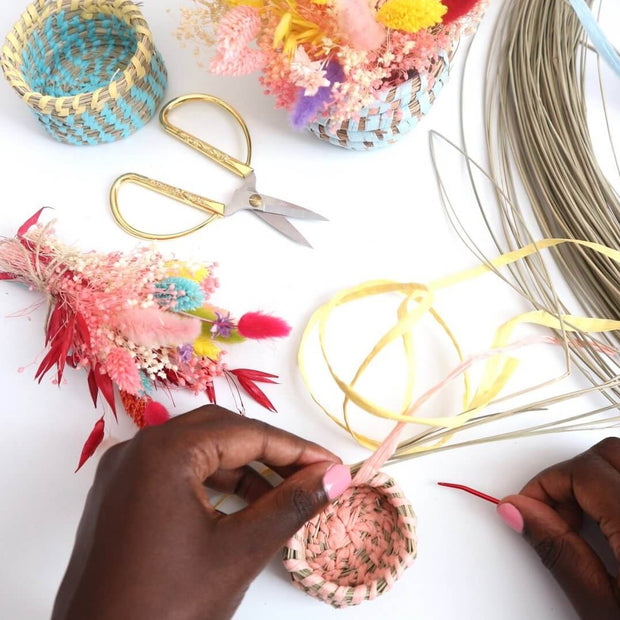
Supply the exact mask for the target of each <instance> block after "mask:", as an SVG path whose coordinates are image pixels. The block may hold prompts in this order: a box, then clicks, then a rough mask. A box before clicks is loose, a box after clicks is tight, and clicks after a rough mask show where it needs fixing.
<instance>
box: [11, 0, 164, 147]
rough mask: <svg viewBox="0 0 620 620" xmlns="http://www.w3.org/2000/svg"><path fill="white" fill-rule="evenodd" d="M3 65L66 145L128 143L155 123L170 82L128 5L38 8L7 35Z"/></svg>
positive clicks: (85, 2) (108, 1)
mask: <svg viewBox="0 0 620 620" xmlns="http://www.w3.org/2000/svg"><path fill="white" fill-rule="evenodd" d="M0 63H1V65H2V69H3V71H4V74H5V75H6V77H7V79H8V81H9V83H10V84H11V86H12V87H13V89H14V90H15V91H16V92H17V93H18V94H19V96H20V97H21V98H22V99H23V100H24V101H25V102H26V103H27V104H28V106H29V107H30V108H31V109H32V111H33V113H34V114H35V116H36V118H37V119H38V120H39V121H40V123H41V124H42V125H43V127H44V128H45V130H46V131H47V132H48V133H49V134H51V135H52V136H53V137H54V138H56V139H57V140H59V141H61V142H67V143H70V144H99V143H102V142H112V141H114V140H118V139H120V138H124V137H126V136H129V135H130V134H132V133H133V132H135V131H136V130H137V129H139V128H140V127H142V126H143V125H144V124H145V123H146V122H148V121H149V120H150V119H151V118H152V117H153V116H154V114H155V111H156V109H157V106H158V104H159V102H160V101H161V99H162V98H163V95H164V90H165V86H166V81H167V75H166V69H165V66H164V63H163V60H162V58H161V56H160V55H159V53H158V51H157V50H156V49H155V46H154V44H153V39H152V36H151V32H150V30H149V28H148V24H147V22H146V20H145V19H144V17H143V15H142V13H141V11H140V9H139V8H138V7H137V6H136V5H135V4H134V3H133V2H130V1H129V0H37V1H35V2H33V3H32V4H31V5H29V6H28V7H27V9H26V10H25V11H24V13H23V14H22V16H21V18H20V20H19V21H18V22H17V23H16V24H15V25H14V27H13V29H12V30H11V32H9V34H8V35H7V37H6V41H5V43H4V46H3V48H2V52H1V55H0Z"/></svg>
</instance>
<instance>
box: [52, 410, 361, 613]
mask: <svg viewBox="0 0 620 620" xmlns="http://www.w3.org/2000/svg"><path fill="white" fill-rule="evenodd" d="M253 461H260V462H262V463H264V464H265V465H268V466H270V467H272V468H273V469H274V470H275V471H277V472H278V473H279V474H280V475H281V476H282V477H283V478H284V481H283V482H282V483H281V484H280V485H279V486H277V487H276V488H272V486H271V485H270V484H269V483H268V482H267V481H266V480H264V479H263V478H262V477H261V476H260V475H259V474H258V473H257V472H256V471H255V470H254V469H252V468H250V467H248V463H250V462H253ZM349 484H350V474H349V470H348V468H346V467H344V466H343V465H342V464H341V461H340V459H338V457H336V456H335V455H333V454H332V453H331V452H328V451H327V450H325V449H323V448H321V447H319V446H318V445H316V444H313V443H310V442H308V441H305V440H303V439H300V438H299V437H296V436H295V435H291V434H290V433H286V432H284V431H281V430H278V429H276V428H273V427H271V426H269V425H267V424H263V423H261V422H257V421H254V420H249V419H247V418H244V417H241V416H239V415H236V414H233V413H231V412H229V411H226V410H225V409H222V408H220V407H216V406H209V407H203V408H201V409H197V410H196V411H193V412H191V413H188V414H186V415H183V416H179V417H177V418H175V419H173V420H170V421H169V422H167V423H166V424H163V425H162V426H158V427H153V428H148V429H145V430H142V431H140V432H139V433H138V434H137V435H136V436H135V437H134V439H132V440H131V441H127V442H125V443H122V444H118V445H116V446H114V447H113V448H111V449H110V450H108V451H107V452H106V453H105V454H104V455H103V457H102V459H101V462H100V464H99V467H98V469H97V474H96V476H95V481H94V483H93V486H92V488H91V490H90V493H89V495H88V498H87V500H86V506H85V509H84V514H83V516H82V520H81V522H80V526H79V528H78V532H77V536H76V542H75V547H74V550H73V554H72V556H71V559H70V561H69V566H68V568H67V572H66V574H65V577H64V580H63V582H62V584H61V586H60V590H59V592H58V595H57V598H56V603H55V606H54V612H53V616H52V618H53V620H84V619H85V618H88V619H89V620H112V619H113V620H119V618H131V619H132V620H142V619H147V618H148V619H149V620H164V619H169V618H174V619H175V620H190V619H191V620H193V619H195V618H201V619H202V618H209V619H212V620H219V619H220V618H230V617H231V616H232V615H233V613H234V611H235V609H236V608H237V606H238V605H239V603H240V602H241V599H242V598H243V595H244V593H245V591H246V590H247V588H248V586H249V584H250V583H251V581H252V580H253V579H254V578H255V577H256V575H257V574H258V573H259V572H260V571H261V570H262V568H263V567H264V566H265V564H266V563H267V562H268V561H269V559H270V558H271V557H272V556H273V555H274V553H275V552H277V551H278V550H279V548H280V547H281V546H282V545H283V544H284V543H285V542H286V540H287V539H288V538H290V537H291V536H292V535H293V534H294V533H295V532H296V531H297V530H298V529H299V528H300V527H301V526H302V525H303V524H304V523H305V522H306V521H307V520H308V519H310V518H312V517H313V516H314V515H315V514H317V513H318V512H319V511H320V510H321V509H322V508H323V507H324V506H325V505H326V504H327V503H328V502H329V501H330V500H331V499H334V498H335V497H337V496H338V495H340V493H342V491H344V489H345V488H346V487H347V486H348V485H349ZM205 486H208V487H210V488H213V489H216V490H218V491H221V492H224V493H235V494H237V495H239V496H241V497H242V498H243V499H245V500H246V501H247V502H248V503H249V506H248V507H246V508H245V509H243V510H241V511H239V512H237V513H234V514H231V515H228V516H227V515H224V514H222V513H220V512H218V511H217V510H215V509H214V508H213V506H211V504H210V503H209V500H208V498H207V493H206V489H205Z"/></svg>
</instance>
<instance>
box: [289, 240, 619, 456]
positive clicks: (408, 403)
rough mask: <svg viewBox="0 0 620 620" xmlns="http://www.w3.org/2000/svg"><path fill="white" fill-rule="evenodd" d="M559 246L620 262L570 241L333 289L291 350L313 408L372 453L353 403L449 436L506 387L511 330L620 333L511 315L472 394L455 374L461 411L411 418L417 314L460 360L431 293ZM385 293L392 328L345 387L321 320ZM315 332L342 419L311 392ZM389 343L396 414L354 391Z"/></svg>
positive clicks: (598, 321)
mask: <svg viewBox="0 0 620 620" xmlns="http://www.w3.org/2000/svg"><path fill="white" fill-rule="evenodd" d="M565 243H570V244H574V245H578V246H582V247H585V248H589V249H591V250H593V251H595V252H598V253H599V254H602V255H604V256H607V257H608V258H610V259H611V260H613V261H615V262H616V263H620V252H619V251H617V250H614V249H611V248H608V247H606V246H603V245H600V244H598V243H592V242H589V241H580V240H575V239H543V240H541V241H538V242H535V243H532V244H530V245H528V246H525V247H523V248H520V249H518V250H514V251H512V252H507V253H506V254H502V255H501V256H498V257H497V258H495V259H494V260H492V261H490V262H489V263H488V264H486V265H484V264H483V265H479V266H477V267H473V268H471V269H466V270H464V271H460V272H457V273H455V274H452V275H449V276H447V277H444V278H440V279H438V280H435V281H434V282H432V283H430V284H427V285H424V284H418V283H411V282H404V283H403V282H393V281H390V280H375V281H371V282H366V283H363V284H360V285H358V286H354V287H352V288H349V289H345V290H343V291H341V292H339V293H338V294H336V295H335V296H334V297H333V298H332V299H331V300H330V301H329V302H327V303H326V304H324V305H323V306H321V307H320V308H319V309H318V310H316V311H315V312H314V314H313V315H312V317H311V318H310V321H309V322H308V325H307V326H306V329H305V330H304V333H303V335H302V338H301V343H300V346H299V353H298V363H299V368H300V371H301V375H302V377H303V380H304V382H305V384H306V387H307V388H308V390H309V392H310V396H311V397H312V399H313V400H314V401H315V402H316V403H317V405H318V406H319V407H320V408H321V409H322V410H323V411H324V412H325V413H326V414H327V415H328V416H329V417H330V418H331V419H332V420H333V421H334V422H335V423H336V424H338V426H340V427H341V428H343V429H345V430H346V431H347V432H348V433H350V434H351V436H352V437H353V438H354V439H355V440H356V441H357V442H358V443H360V444H361V445H363V446H365V447H367V448H370V449H373V450H374V449H376V448H378V447H379V446H380V445H381V444H382V441H378V440H375V439H372V438H370V437H367V436H365V435H364V434H362V433H359V432H357V431H355V430H354V429H353V428H352V426H351V423H350V420H349V413H348V406H349V403H351V402H352V403H354V404H356V405H357V406H358V407H360V408H361V409H362V410H364V411H366V412H368V413H370V414H372V415H374V416H377V417H380V418H385V419H388V420H393V421H396V422H399V423H400V424H403V423H413V424H421V425H424V426H427V427H430V428H440V429H448V430H451V431H454V432H456V431H457V430H458V429H460V428H462V427H463V426H464V425H465V424H467V422H469V421H470V420H472V419H473V418H475V417H476V416H477V415H478V414H479V413H480V412H481V411H482V410H483V409H484V408H485V407H487V406H488V405H489V404H490V403H491V402H492V401H493V400H494V399H495V398H496V397H497V396H498V394H499V393H500V392H501V391H502V390H503V388H504V387H505V385H506V383H507V382H508V381H509V380H510V378H511V377H512V375H513V374H514V372H515V370H516V369H517V366H518V360H517V359H516V358H514V357H512V356H509V355H507V354H506V353H505V348H506V347H507V345H508V344H509V342H510V338H511V336H512V334H513V332H514V329H515V328H516V327H517V326H518V325H521V324H530V325H538V326H543V327H548V328H551V329H554V330H561V331H565V332H572V331H579V332H582V333H586V334H591V333H601V332H608V331H614V330H618V329H620V321H617V320H612V319H605V318H593V317H581V316H574V315H561V316H555V315H553V314H551V313H549V312H546V311H544V310H537V311H532V312H526V313H523V314H519V315H517V316H515V317H513V318H512V319H510V320H509V321H506V322H505V323H503V324H502V325H501V326H500V327H499V328H498V329H497V331H496V332H495V335H494V338H493V343H492V346H491V355H490V356H489V357H488V359H487V361H486V364H485V366H484V369H483V372H482V376H481V378H480V382H479V385H478V388H477V389H476V391H475V393H473V394H472V389H471V386H470V379H469V377H468V374H467V372H466V371H465V372H464V373H463V380H464V393H463V410H462V411H461V413H459V414H457V415H453V416H443V417H437V418H427V417H416V416H415V415H414V413H415V411H416V410H417V408H418V407H419V405H420V404H422V402H423V401H424V396H423V397H421V398H419V399H417V400H414V387H415V374H414V370H415V359H416V357H415V347H414V342H413V335H412V330H413V328H414V327H415V325H416V324H418V323H419V322H420V320H421V319H422V317H423V316H425V315H427V314H430V316H431V317H432V318H433V319H434V321H435V322H436V323H437V324H438V325H439V326H440V328H441V329H442V330H443V332H444V333H445V334H446V335H447V336H448V338H449V340H450V342H451V344H452V346H453V347H454V349H455V351H456V353H457V356H458V358H459V360H460V361H461V362H463V361H464V359H465V358H464V356H463V353H462V351H461V347H460V346H459V344H458V341H457V339H456V337H455V335H454V334H453V333H452V331H451V330H450V328H449V326H448V325H447V323H446V322H445V321H444V320H443V319H442V318H441V316H440V315H439V313H438V312H437V311H436V310H435V309H434V307H433V304H434V301H435V296H436V293H437V292H438V291H441V290H442V289H447V288H449V287H452V286H454V285H457V284H461V283H463V282H467V281H469V280H472V279H474V278H477V277H479V276H481V275H483V274H486V273H489V272H491V271H492V270H497V269H500V268H502V267H505V266H507V265H510V264H513V263H515V262H517V261H519V260H522V259H524V258H527V257H528V256H532V255H533V254H537V253H539V252H540V251H541V250H544V249H549V248H553V247H556V246H558V245H562V244H565ZM390 293H397V294H400V295H402V296H403V297H404V299H403V301H402V302H401V303H400V305H399V308H398V312H397V319H398V320H397V322H396V324H395V325H393V326H392V327H391V328H390V329H389V330H388V331H387V332H386V333H385V334H384V335H383V336H382V337H381V338H380V339H379V340H378V342H377V343H376V344H375V345H374V347H373V348H372V350H371V351H370V353H369V354H368V355H367V356H366V357H365V359H364V360H363V361H362V363H361V364H360V366H359V367H358V369H357V371H356V373H355V375H354V378H353V380H352V381H351V382H350V383H348V382H347V381H345V380H344V379H342V378H341V377H340V376H339V375H338V373H337V372H336V371H335V369H334V367H333V365H332V363H331V361H330V358H329V356H328V352H327V335H326V332H327V324H328V321H329V319H330V317H331V315H332V314H333V312H334V311H335V310H336V309H337V308H339V307H341V306H344V305H346V304H349V303H351V302H354V301H358V300H362V299H365V298H369V297H373V296H377V295H385V294H390ZM317 329H318V337H319V344H320V348H321V355H322V358H323V361H324V362H325V365H326V366H327V369H328V371H329V373H330V375H331V377H332V379H333V380H334V381H335V383H336V385H337V386H338V387H339V388H340V390H341V391H342V393H343V395H344V400H343V405H342V419H340V418H339V417H338V416H336V415H334V414H333V413H331V412H330V411H329V410H328V408H327V407H326V406H324V405H323V404H322V403H321V401H320V400H319V398H318V396H317V395H316V394H315V393H314V391H313V390H312V387H311V382H310V378H309V373H308V371H307V367H306V357H307V347H308V343H309V340H310V338H311V336H312V335H313V334H314V332H315V330H317ZM397 339H401V340H402V344H403V348H404V352H405V358H406V363H407V368H408V375H407V383H406V386H405V394H404V402H403V406H402V408H401V409H400V410H399V411H393V410H391V409H388V408H385V407H383V406H381V405H379V404H377V403H375V402H373V401H371V400H369V399H368V398H366V397H365V396H363V395H362V394H360V393H359V392H358V391H357V390H356V389H355V385H356V383H357V382H358V381H359V379H360V378H361V377H362V376H363V374H364V372H365V371H366V370H367V369H368V367H369V366H370V364H371V363H372V362H373V361H374V360H375V358H376V357H377V356H378V355H379V354H380V353H381V352H382V351H383V349H385V348H386V347H387V346H388V345H389V344H390V343H392V342H394V341H395V340H397ZM494 349H498V350H500V352H498V353H496V354H493V353H492V351H493V350H494ZM502 350H503V351H502ZM453 434H454V433H453V432H452V433H448V434H447V435H446V436H445V437H443V438H442V439H441V440H440V441H438V442H436V443H434V444H432V445H416V446H412V447H411V448H409V449H408V450H407V451H405V452H400V454H401V456H404V455H407V454H414V453H417V452H422V451H428V450H432V449H433V448H434V447H437V446H439V445H443V444H445V443H446V442H447V441H448V440H449V439H450V438H451V436H452V435H453Z"/></svg>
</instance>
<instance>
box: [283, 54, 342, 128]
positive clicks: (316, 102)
mask: <svg viewBox="0 0 620 620" xmlns="http://www.w3.org/2000/svg"><path fill="white" fill-rule="evenodd" d="M325 78H326V79H328V80H329V86H321V87H320V88H319V90H318V91H317V93H316V95H312V96H311V97H306V96H305V95H304V89H303V88H300V89H299V92H298V95H297V101H296V103H295V107H294V108H293V111H292V112H291V123H292V125H293V127H295V129H303V128H304V127H305V126H306V125H307V124H308V123H310V122H312V121H313V120H314V119H315V117H316V115H317V113H318V112H319V111H320V110H321V108H322V107H323V106H324V105H325V104H327V103H329V102H330V100H331V97H332V87H333V86H334V84H335V83H336V82H343V81H344V71H343V69H342V67H341V66H340V65H339V64H338V63H337V62H336V61H335V60H330V61H329V62H328V63H327V64H326V65H325Z"/></svg>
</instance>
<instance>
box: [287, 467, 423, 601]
mask: <svg viewBox="0 0 620 620" xmlns="http://www.w3.org/2000/svg"><path fill="white" fill-rule="evenodd" d="M415 524H416V519H415V514H414V512H413V509H412V508H411V506H410V504H409V502H408V501H407V499H406V498H405V497H404V495H403V493H402V491H401V489H400V488H399V487H398V486H397V485H396V483H395V482H394V480H393V479H392V478H390V477H389V476H387V475H386V474H384V473H382V472H379V473H377V474H375V475H374V476H373V477H372V478H371V479H370V480H369V481H368V482H366V483H365V484H363V485H359V486H352V487H351V488H350V489H348V490H347V491H345V493H344V494H343V495H342V496H341V497H340V498H339V499H337V500H336V501H335V502H333V503H332V504H331V505H330V506H329V507H328V508H327V509H326V510H324V511H323V512H322V513H321V514H319V515H318V516H317V517H315V518H314V519H312V520H311V521H309V522H308V523H306V525H304V527H303V528H302V529H301V530H299V532H297V534H296V535H295V536H294V537H293V538H292V539H290V540H289V542H288V543H287V545H286V547H285V548H284V566H285V567H286V569H287V570H288V571H289V572H290V573H291V577H292V579H293V583H294V584H295V585H296V586H297V587H299V588H301V589H302V590H304V591H305V592H306V593H307V594H310V595H312V596H315V597H317V598H319V599H321V600H323V601H325V602H327V603H330V604H331V605H333V606H334V607H347V606H350V605H358V604H359V603H361V602H363V601H365V600H370V599H374V598H376V597H377V596H379V595H380V594H382V593H383V592H385V591H387V590H389V589H390V587H391V586H392V584H393V583H394V582H395V581H396V580H397V579H398V577H400V575H401V574H402V572H403V571H404V570H405V569H406V568H407V566H409V565H410V564H411V563H412V562H413V560H414V559H415V556H416V533H415Z"/></svg>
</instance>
